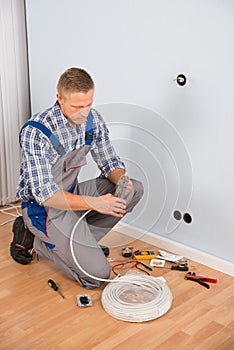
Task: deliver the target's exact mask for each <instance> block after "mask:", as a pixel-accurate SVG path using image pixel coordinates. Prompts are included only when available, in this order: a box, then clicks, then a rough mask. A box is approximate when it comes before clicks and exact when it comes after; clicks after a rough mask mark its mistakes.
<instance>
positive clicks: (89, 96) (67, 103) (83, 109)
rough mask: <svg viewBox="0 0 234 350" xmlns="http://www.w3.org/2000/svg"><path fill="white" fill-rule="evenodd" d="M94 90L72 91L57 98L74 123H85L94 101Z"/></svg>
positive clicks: (58, 95)
mask: <svg viewBox="0 0 234 350" xmlns="http://www.w3.org/2000/svg"><path fill="white" fill-rule="evenodd" d="M93 95H94V90H93V89H91V90H89V91H88V92H72V93H69V94H65V95H63V96H61V95H60V94H57V99H58V102H59V105H60V108H61V111H62V113H63V115H64V116H65V117H66V118H68V120H69V121H70V122H71V123H72V124H73V125H74V124H75V125H77V124H83V123H84V122H85V121H86V118H87V116H88V114H89V111H90V108H91V106H92V103H93Z"/></svg>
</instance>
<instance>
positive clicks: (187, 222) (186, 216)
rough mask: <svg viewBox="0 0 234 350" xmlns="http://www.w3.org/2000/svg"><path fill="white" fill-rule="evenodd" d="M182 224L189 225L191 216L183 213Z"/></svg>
mask: <svg viewBox="0 0 234 350" xmlns="http://www.w3.org/2000/svg"><path fill="white" fill-rule="evenodd" d="M183 219H184V222H186V224H191V222H192V220H193V219H192V216H191V215H190V214H189V213H185V214H184V216H183Z"/></svg>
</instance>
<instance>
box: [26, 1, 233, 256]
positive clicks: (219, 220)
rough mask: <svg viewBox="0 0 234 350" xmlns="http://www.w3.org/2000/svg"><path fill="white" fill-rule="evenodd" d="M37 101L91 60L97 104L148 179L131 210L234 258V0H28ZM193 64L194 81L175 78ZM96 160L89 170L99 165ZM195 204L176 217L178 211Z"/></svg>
mask: <svg viewBox="0 0 234 350" xmlns="http://www.w3.org/2000/svg"><path fill="white" fill-rule="evenodd" d="M26 5H27V26H28V42H29V64H30V81H31V101H32V109H33V112H37V111H39V110H42V109H44V108H47V107H48V106H50V105H51V104H52V103H53V102H54V100H55V94H56V83H57V80H58V78H59V75H60V74H61V73H62V72H63V71H64V70H65V69H66V68H68V67H71V66H79V67H84V68H85V69H87V70H88V71H89V72H90V73H91V75H92V76H93V77H94V80H95V83H96V93H95V105H96V106H98V109H99V110H100V111H101V112H102V113H103V115H104V117H105V119H106V120H107V122H108V124H109V127H110V130H111V135H112V138H113V142H114V145H115V147H116V148H117V150H118V152H119V153H120V155H121V156H122V157H123V158H124V159H125V161H126V164H127V167H128V170H129V173H130V175H131V176H135V177H138V178H139V179H141V180H142V181H143V183H144V186H145V195H144V199H143V201H142V203H141V204H140V205H139V207H138V208H137V209H136V210H135V211H134V213H133V214H131V215H130V216H129V217H128V218H127V217H126V220H127V221H128V222H129V223H130V224H132V225H135V226H136V227H139V228H142V229H143V230H146V231H151V232H153V233H158V234H160V235H162V236H165V237H167V238H170V239H172V240H175V241H178V242H181V243H183V244H186V245H188V246H191V247H194V248H196V249H199V250H201V251H204V252H207V253H209V254H213V255H215V256H218V257H221V258H223V259H225V260H227V261H233V255H234V254H233V247H234V238H233V237H234V235H233V231H234V215H233V198H234V189H233V188H234V186H233V178H234V167H233V161H232V158H233V156H232V154H233V149H234V141H233V126H234V125H233V104H234V102H233V101H234V92H233V91H234V90H233V78H234V65H233V62H234V47H233V43H234V2H233V1H232V0H147V1H143V0H120V1H118V2H116V1H114V0H99V1H94V0H86V1H79V0H69V1H64V0H59V1H55V0H41V1H36V0H27V1H26ZM179 73H184V74H185V75H186V76H187V77H188V82H187V84H186V85H185V86H184V87H180V86H178V84H177V83H176V82H175V81H174V79H175V78H176V76H177V74H179ZM89 163H90V168H89V170H85V171H84V172H83V175H82V176H83V177H85V176H92V175H93V174H96V170H95V169H94V165H93V164H92V162H91V159H89ZM175 209H178V210H180V211H181V212H182V213H185V212H188V213H189V214H191V216H192V218H193V221H192V223H191V224H186V223H185V222H184V221H183V220H182V221H177V220H175V219H174V217H173V215H172V214H173V211H174V210H175Z"/></svg>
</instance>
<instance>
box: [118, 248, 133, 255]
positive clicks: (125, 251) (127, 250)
mask: <svg viewBox="0 0 234 350" xmlns="http://www.w3.org/2000/svg"><path fill="white" fill-rule="evenodd" d="M132 250H133V248H132V247H125V248H122V249H121V253H122V256H123V257H124V258H130V257H131V256H132Z"/></svg>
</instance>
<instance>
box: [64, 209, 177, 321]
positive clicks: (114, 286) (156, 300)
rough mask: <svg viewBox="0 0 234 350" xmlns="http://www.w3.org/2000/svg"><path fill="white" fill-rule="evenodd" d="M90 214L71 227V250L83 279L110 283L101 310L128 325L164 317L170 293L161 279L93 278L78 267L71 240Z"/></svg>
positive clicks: (126, 276)
mask: <svg viewBox="0 0 234 350" xmlns="http://www.w3.org/2000/svg"><path fill="white" fill-rule="evenodd" d="M90 211H91V210H88V211H86V212H85V213H84V214H83V215H82V216H81V217H80V218H79V220H78V221H77V222H76V224H75V225H74V227H73V230H72V232H71V237H70V249H71V254H72V257H73V259H74V261H75V263H76V265H77V267H78V268H79V269H80V270H81V271H82V272H83V273H84V274H85V275H86V276H88V277H90V278H93V279H95V280H97V281H101V282H112V283H110V284H108V285H107V286H106V287H105V289H104V290H103V292H102V305H103V308H104V309H105V310H106V312H108V313H109V314H110V315H111V316H113V317H115V318H117V319H120V320H122V321H128V322H144V321H149V320H153V319H155V318H157V317H160V316H162V315H163V314H165V313H166V312H167V311H168V310H169V308H170V307H171V303H172V294H171V291H170V289H169V287H168V286H167V284H166V283H165V282H163V281H161V280H160V279H158V278H156V277H153V276H148V275H147V276H145V275H142V274H139V273H137V274H128V275H124V276H121V277H116V278H114V279H112V280H110V279H105V278H99V277H96V276H93V275H91V274H89V273H88V272H87V271H85V270H84V269H83V268H82V266H80V264H79V263H78V261H77V259H76V256H75V254H74V249H73V244H72V243H73V237H74V234H75V231H76V228H77V226H78V225H79V223H80V222H81V220H82V219H83V218H84V217H85V216H86V215H87V214H88V213H89V212H90ZM113 282H116V283H113Z"/></svg>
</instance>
